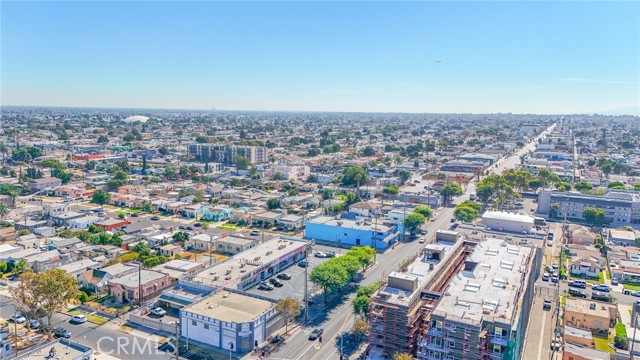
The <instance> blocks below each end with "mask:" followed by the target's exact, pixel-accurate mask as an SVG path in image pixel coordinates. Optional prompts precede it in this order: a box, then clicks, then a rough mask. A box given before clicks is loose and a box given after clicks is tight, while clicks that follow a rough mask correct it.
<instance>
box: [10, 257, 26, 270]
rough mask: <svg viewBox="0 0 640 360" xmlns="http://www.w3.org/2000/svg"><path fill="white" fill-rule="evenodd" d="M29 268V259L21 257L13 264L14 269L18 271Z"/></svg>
mask: <svg viewBox="0 0 640 360" xmlns="http://www.w3.org/2000/svg"><path fill="white" fill-rule="evenodd" d="M27 268H28V264H27V260H25V259H20V260H18V261H17V262H16V263H15V265H14V266H13V271H14V272H16V273H22V272H24V271H25V270H26V269H27Z"/></svg>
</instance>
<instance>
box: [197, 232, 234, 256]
mask: <svg viewBox="0 0 640 360" xmlns="http://www.w3.org/2000/svg"><path fill="white" fill-rule="evenodd" d="M221 236H229V235H228V234H224V235H221ZM221 236H219V235H210V234H198V235H194V236H192V237H191V238H189V244H190V249H194V250H196V251H204V252H209V251H214V250H215V249H216V239H218V238H219V237H221Z"/></svg>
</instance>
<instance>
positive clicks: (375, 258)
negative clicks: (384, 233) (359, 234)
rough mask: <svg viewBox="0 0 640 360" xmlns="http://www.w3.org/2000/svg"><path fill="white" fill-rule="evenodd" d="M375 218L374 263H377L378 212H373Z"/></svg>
mask: <svg viewBox="0 0 640 360" xmlns="http://www.w3.org/2000/svg"><path fill="white" fill-rule="evenodd" d="M373 219H374V223H375V225H374V230H373V251H374V253H373V263H374V264H375V262H376V260H377V257H376V255H377V254H378V244H377V242H376V241H377V240H378V214H376V213H373Z"/></svg>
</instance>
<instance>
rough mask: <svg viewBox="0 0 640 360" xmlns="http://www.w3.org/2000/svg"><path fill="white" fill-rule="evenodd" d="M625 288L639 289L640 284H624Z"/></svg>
mask: <svg viewBox="0 0 640 360" xmlns="http://www.w3.org/2000/svg"><path fill="white" fill-rule="evenodd" d="M622 286H623V287H624V289H625V290H632V291H639V290H640V285H630V284H622Z"/></svg>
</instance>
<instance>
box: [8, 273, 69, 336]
mask: <svg viewBox="0 0 640 360" xmlns="http://www.w3.org/2000/svg"><path fill="white" fill-rule="evenodd" d="M9 291H10V293H11V295H12V297H13V298H14V299H15V300H16V303H17V305H18V308H19V309H20V310H25V312H30V311H36V312H38V313H41V314H43V316H44V317H45V318H46V319H47V322H46V326H45V327H44V328H45V331H46V332H47V336H48V338H49V339H51V327H52V323H51V318H52V317H53V315H54V314H55V313H57V312H60V311H65V310H67V303H68V302H69V301H71V300H75V299H78V297H79V296H80V291H79V290H78V282H77V280H76V279H75V278H74V277H73V276H70V275H68V274H67V272H66V271H64V270H62V269H52V270H48V271H44V272H41V273H39V274H36V273H33V272H27V273H24V274H22V275H21V276H20V278H19V280H18V286H16V287H12V288H10V290H9Z"/></svg>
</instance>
